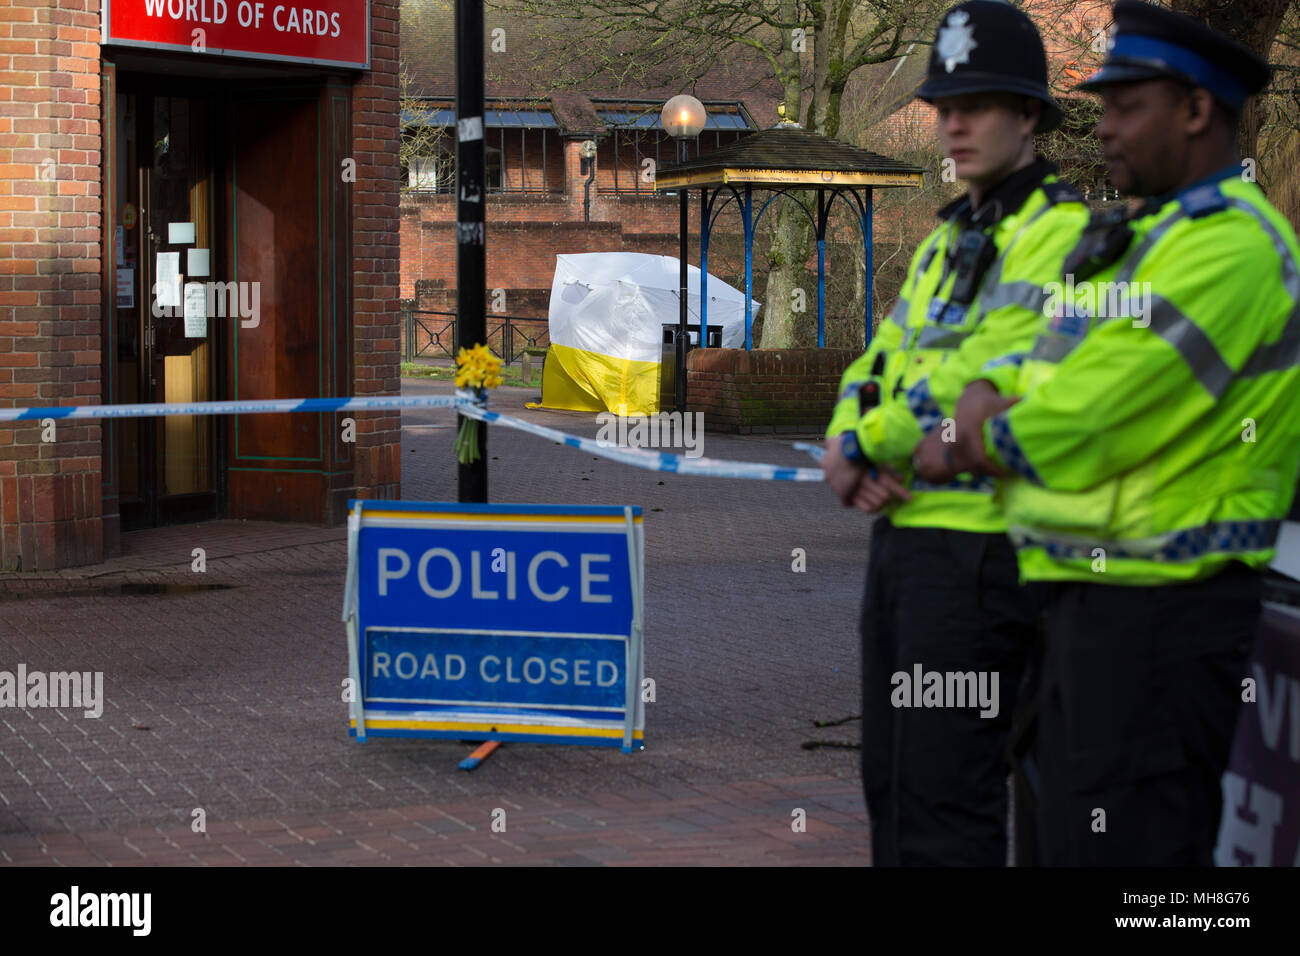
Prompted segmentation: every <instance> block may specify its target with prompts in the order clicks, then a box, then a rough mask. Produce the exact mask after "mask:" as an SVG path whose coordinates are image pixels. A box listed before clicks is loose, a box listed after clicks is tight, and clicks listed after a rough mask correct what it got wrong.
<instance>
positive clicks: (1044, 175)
mask: <svg viewBox="0 0 1300 956" xmlns="http://www.w3.org/2000/svg"><path fill="white" fill-rule="evenodd" d="M917 96H918V97H920V98H921V99H923V100H926V101H928V102H931V103H933V104H934V106H935V107H936V120H937V133H938V138H939V141H940V145H941V147H942V148H943V155H944V156H945V158H946V159H947V160H948V161H949V162H951V164H952V168H953V169H954V171H955V173H956V175H957V177H958V178H960V179H962V180H964V181H965V183H966V184H967V186H968V187H969V191H968V192H967V193H966V195H964V196H962V197H960V198H959V199H957V200H954V201H953V202H952V203H950V204H949V205H947V206H945V207H944V208H943V209H940V210H939V211H938V218H939V222H938V223H937V224H936V227H935V229H934V231H933V232H932V233H931V234H930V235H929V236H928V237H927V238H926V239H925V241H924V242H922V243H921V245H920V247H919V248H918V249H917V250H916V253H915V255H914V256H913V258H912V263H911V267H910V269H909V270H908V274H907V278H906V280H905V281H904V284H903V288H902V290H901V294H900V297H899V301H898V304H897V306H896V307H895V309H894V312H893V314H892V316H890V318H889V319H888V320H886V321H882V322H881V323H880V328H879V329H878V330H877V332H876V335H875V337H874V339H873V340H872V343H871V346H870V348H869V349H868V351H867V352H866V354H865V355H863V356H862V357H861V358H859V359H858V360H857V361H856V362H854V363H853V364H852V365H851V366H850V367H849V368H848V370H847V371H846V372H845V374H844V378H843V381H842V382H841V385H840V395H841V398H840V400H839V402H838V403H837V405H836V407H835V411H834V414H833V417H832V420H831V423H830V427H829V428H828V429H827V443H826V455H825V457H824V458H823V467H824V468H825V470H826V476H827V481H828V483H829V484H830V485H831V487H832V489H833V490H834V491H835V492H836V493H837V494H838V495H839V497H840V501H841V503H842V504H844V505H845V506H853V505H856V506H857V507H858V508H860V509H861V510H863V511H867V512H877V511H883V514H882V516H881V517H880V518H879V519H877V520H876V521H875V523H874V524H873V525H872V530H871V542H870V552H871V554H870V564H869V566H868V570H867V584H866V589H865V596H864V607H863V613H862V620H861V637H862V654H863V732H862V775H863V786H864V790H865V796H866V801H867V806H868V810H869V812H870V817H871V840H872V862H873V863H874V864H875V865H878V866H900V865H902V866H908V865H913V866H915V865H922V866H1002V865H1004V864H1005V862H1006V858H1007V828H1008V820H1007V815H1008V800H1007V777H1008V765H1007V759H1006V751H1007V745H1008V738H1009V734H1010V731H1011V725H1012V716H1013V712H1014V711H1015V708H1016V699H1017V691H1018V688H1019V685H1020V682H1021V678H1022V674H1023V672H1024V669H1025V662H1026V659H1027V656H1028V653H1029V649H1030V647H1031V646H1032V643H1033V642H1034V640H1035V635H1036V630H1035V619H1036V615H1035V608H1034V606H1033V603H1032V601H1031V599H1030V596H1029V595H1028V594H1027V593H1026V591H1025V589H1024V588H1022V587H1021V586H1020V582H1019V580H1018V576H1017V569H1016V559H1015V552H1014V550H1013V549H1012V547H1011V543H1010V541H1009V540H1008V539H1007V535H1006V522H1005V519H1004V518H1003V516H1002V512H1001V509H1000V508H999V507H998V505H997V503H996V502H995V501H994V500H993V490H994V489H993V482H992V481H990V480H988V479H972V478H970V476H957V477H955V478H953V479H952V480H946V481H944V482H943V483H938V484H936V483H927V482H923V481H916V480H913V478H912V475H911V471H912V467H911V460H912V452H913V450H914V449H915V447H916V445H917V443H918V442H920V441H921V439H922V438H923V437H924V435H925V434H926V433H927V432H932V431H941V430H944V429H945V428H946V427H947V425H946V424H945V423H948V424H950V423H951V419H950V416H951V415H952V413H953V407H954V403H955V401H956V399H957V398H958V396H959V395H960V394H961V392H962V389H963V388H964V387H965V385H966V383H967V382H969V381H970V380H971V379H972V378H974V377H975V375H976V374H977V373H981V370H982V369H983V367H984V365H985V363H986V361H988V360H989V359H991V358H995V357H1001V356H1002V355H1003V354H1005V353H1007V352H1014V351H1017V350H1020V351H1023V350H1026V349H1028V348H1029V346H1030V345H1031V344H1032V342H1033V337H1034V335H1035V333H1036V331H1037V328H1038V322H1039V319H1040V318H1041V312H1040V309H1041V301H1040V299H1041V294H1042V289H1043V286H1044V284H1045V283H1047V282H1048V281H1050V280H1051V279H1053V278H1054V277H1055V276H1057V275H1059V273H1060V270H1061V263H1062V260H1063V259H1064V257H1065V255H1066V253H1067V252H1069V250H1070V249H1071V248H1072V247H1073V246H1074V244H1075V243H1076V242H1077V240H1078V237H1079V234H1080V233H1081V232H1082V230H1083V227H1084V226H1085V225H1086V224H1087V221H1088V212H1087V207H1086V206H1085V205H1084V204H1083V202H1082V201H1081V198H1080V197H1079V194H1078V193H1077V192H1076V191H1075V190H1074V188H1073V187H1072V186H1070V185H1069V184H1067V183H1064V182H1061V181H1060V180H1058V179H1057V178H1056V175H1055V173H1056V167H1055V166H1054V165H1052V164H1051V163H1049V162H1048V161H1047V160H1045V159H1043V158H1042V157H1041V156H1038V155H1036V154H1035V152H1034V141H1033V137H1034V133H1036V132H1043V131H1046V130H1050V129H1052V128H1054V127H1055V126H1057V125H1058V124H1059V122H1060V120H1061V111H1060V109H1059V108H1058V107H1057V105H1056V103H1055V102H1054V101H1053V99H1052V97H1051V94H1050V93H1049V92H1048V88H1047V58H1046V55H1045V53H1044V50H1043V44H1042V41H1041V39H1040V38H1039V35H1038V31H1037V29H1035V27H1034V25H1033V23H1032V21H1030V19H1029V18H1028V17H1027V16H1026V15H1025V14H1024V13H1022V12H1021V11H1019V10H1017V9H1016V8H1014V7H1012V6H1010V5H1009V4H1006V3H1001V2H993V0H969V2H966V3H962V4H960V5H959V6H956V7H954V8H952V9H951V10H949V11H948V12H947V13H946V14H945V15H944V16H943V18H942V20H941V21H940V24H939V28H938V33H937V36H936V37H935V41H934V45H933V48H932V51H931V55H930V65H929V72H928V75H927V77H926V80H925V83H924V84H923V85H922V86H921V88H920V89H919V90H918V91H917ZM1011 371H1013V369H1012V367H1011V366H1009V365H1008V366H1005V367H1004V368H1002V369H1001V370H999V371H995V372H991V373H990V374H994V375H999V374H1009V373H1010V372H1011ZM1018 816H1019V814H1018ZM1018 843H1019V844H1023V841H1018Z"/></svg>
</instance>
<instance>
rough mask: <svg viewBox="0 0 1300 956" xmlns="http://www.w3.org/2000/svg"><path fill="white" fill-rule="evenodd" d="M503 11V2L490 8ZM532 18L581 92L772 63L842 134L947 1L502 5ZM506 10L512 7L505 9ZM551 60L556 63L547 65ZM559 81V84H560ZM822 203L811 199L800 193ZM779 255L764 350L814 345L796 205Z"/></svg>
mask: <svg viewBox="0 0 1300 956" xmlns="http://www.w3.org/2000/svg"><path fill="white" fill-rule="evenodd" d="M489 2H492V0H489ZM497 2H499V3H508V4H509V7H510V8H511V9H522V10H523V11H524V12H525V13H526V14H527V15H528V16H529V17H530V18H531V19H532V21H533V23H534V24H542V25H543V32H544V33H545V35H547V36H549V37H550V38H551V40H552V50H553V51H555V52H559V53H561V54H562V55H563V56H564V57H565V58H566V65H565V67H564V71H563V73H564V75H565V77H566V78H568V79H569V80H570V81H571V82H573V83H574V84H582V83H588V82H590V81H591V79H592V78H593V77H595V76H597V75H603V76H607V77H610V76H612V77H615V78H617V80H618V81H619V82H620V83H622V84H628V83H635V82H639V83H641V84H643V85H644V86H645V87H646V88H656V87H661V86H663V85H666V84H668V85H671V84H674V83H675V85H676V89H675V90H674V91H676V90H680V89H686V88H689V87H690V85H691V83H692V81H694V80H696V79H698V78H699V77H701V76H703V75H704V74H705V73H706V72H707V71H708V70H710V69H712V68H713V67H715V66H717V65H719V64H725V63H731V62H734V61H735V60H736V59H738V58H739V57H742V56H743V57H746V58H747V59H748V60H750V61H756V62H758V63H759V64H763V65H765V66H766V69H767V71H768V75H769V76H770V77H771V78H774V79H775V80H776V82H777V84H778V86H779V88H780V90H781V92H782V96H783V100H784V102H785V105H786V109H787V111H788V115H790V116H791V117H798V118H800V119H801V121H802V125H803V126H804V127H805V128H807V129H809V130H811V131H813V132H816V133H821V134H823V135H826V136H830V137H837V136H838V135H839V134H840V130H841V126H842V123H843V98H844V93H845V90H846V89H847V88H848V85H849V83H850V81H851V79H852V78H853V77H854V75H855V74H857V73H859V71H862V70H863V69H864V68H867V67H870V66H872V65H874V64H879V63H885V62H887V61H889V60H892V59H893V58H895V57H896V56H897V55H898V54H899V52H900V50H903V49H906V48H907V47H908V46H909V45H910V44H914V43H916V42H918V41H919V42H922V43H928V42H929V40H930V37H931V35H932V33H933V29H934V24H935V23H936V22H937V17H938V13H939V12H940V11H941V10H942V9H943V8H945V7H947V6H949V5H950V3H948V2H946V0H497ZM499 9H505V7H499ZM543 59H544V58H543ZM555 75H556V74H555V73H552V76H555ZM794 195H795V196H799V198H802V199H804V201H805V204H807V205H811V203H812V200H811V196H802V195H800V194H798V193H796V194H794ZM774 209H775V213H776V215H775V220H774V224H773V225H774V228H773V231H772V241H771V243H770V245H769V247H768V249H767V253H766V262H767V265H768V281H767V287H766V291H765V302H764V315H765V318H764V321H763V323H762V338H761V346H762V347H764V348H779V347H789V346H793V345H801V344H811V341H812V335H813V331H814V328H815V326H814V317H815V311H810V310H805V311H804V312H796V311H795V310H794V309H793V308H792V304H793V303H794V302H795V301H797V298H798V297H797V296H796V290H799V289H802V288H803V287H804V284H805V283H804V267H805V263H806V262H807V261H808V257H809V253H810V251H811V248H812V226H811V224H810V223H809V221H808V219H807V217H806V216H805V214H804V213H803V211H802V210H800V209H799V208H798V207H797V205H795V204H794V203H793V202H780V203H778V204H777V205H776V206H775V207H774Z"/></svg>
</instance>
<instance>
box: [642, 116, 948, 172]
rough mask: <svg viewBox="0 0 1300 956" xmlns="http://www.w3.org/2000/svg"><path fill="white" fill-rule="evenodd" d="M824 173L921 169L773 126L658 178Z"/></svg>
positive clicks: (666, 168) (671, 167)
mask: <svg viewBox="0 0 1300 956" xmlns="http://www.w3.org/2000/svg"><path fill="white" fill-rule="evenodd" d="M723 168H730V169H783V170H826V171H830V172H837V173H920V172H923V170H922V169H921V167H919V166H913V165H912V164H911V163H904V162H900V161H899V160H897V159H890V158H889V157H888V156H881V155H880V154H879V153H873V152H871V151H870V150H866V149H859V148H858V147H856V146H851V145H849V144H848V143H843V142H841V141H839V140H838V139H831V138H829V137H827V136H822V135H820V134H818V133H812V132H809V131H808V130H806V129H800V128H799V127H797V126H774V127H772V128H770V129H765V130H759V131H758V132H757V133H751V134H750V135H748V136H743V137H741V138H740V139H739V140H737V141H736V142H735V143H733V144H731V145H729V146H723V147H721V148H719V149H715V150H713V151H711V152H708V153H704V154H703V155H701V156H699V157H698V158H695V159H688V160H686V161H685V162H682V163H663V164H662V165H661V166H660V168H659V175H660V176H664V177H666V176H667V175H668V174H670V173H684V172H704V171H706V170H711V169H723Z"/></svg>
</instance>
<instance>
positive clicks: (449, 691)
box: [343, 501, 644, 751]
mask: <svg viewBox="0 0 1300 956" xmlns="http://www.w3.org/2000/svg"><path fill="white" fill-rule="evenodd" d="M350 507H351V509H352V510H351V515H350V517H349V519H348V579H347V584H346V586H345V596H344V608H343V620H344V621H345V622H346V623H347V624H348V659H349V667H350V676H351V678H352V683H353V687H354V688H355V690H356V692H355V693H354V694H353V696H352V700H351V704H352V714H351V724H352V733H353V734H354V735H355V736H356V737H357V738H358V739H361V740H364V739H365V738H366V736H367V735H368V734H369V735H375V736H417V737H444V738H454V739H457V740H532V741H544V742H548V743H583V744H596V745H604V746H621V747H622V748H623V749H624V750H625V751H630V750H632V749H633V748H639V747H641V745H642V732H643V729H644V707H643V703H642V700H641V695H640V693H639V691H640V687H641V682H642V679H643V669H644V668H643V661H642V655H643V636H642V611H641V609H642V606H643V596H644V572H643V568H644V541H643V538H642V529H641V511H640V509H639V508H632V507H612V506H577V505H460V504H443V503H428V504H426V503H417V502H374V501H371V502H365V501H354V502H352V503H351V505H350Z"/></svg>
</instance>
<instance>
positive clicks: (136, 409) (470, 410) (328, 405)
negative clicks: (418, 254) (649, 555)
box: [0, 393, 822, 481]
mask: <svg viewBox="0 0 1300 956" xmlns="http://www.w3.org/2000/svg"><path fill="white" fill-rule="evenodd" d="M400 408H456V409H457V410H458V411H459V412H460V413H461V414H462V415H465V416H466V417H468V418H476V419H478V420H480V421H485V422H489V423H490V424H494V425H505V426H506V427H507V428H514V429H517V430H518V431H523V432H528V433H529V434H532V435H537V436H538V437H541V438H549V439H550V440H551V441H555V442H559V443H560V444H562V445H567V446H569V447H570V448H580V449H582V450H583V451H588V452H591V453H592V454H593V455H599V456H601V457H603V458H608V459H610V460H611V461H617V462H621V463H623V464H625V465H631V466H633V467H634V468H646V469H649V470H650V471H666V472H671V473H672V474H677V475H706V476H709V477H712V478H757V479H761V480H767V481H821V480H822V471H821V469H820V468H782V467H778V466H777V465H767V464H758V463H754V462H748V461H720V460H717V459H712V458H687V457H685V456H684V455H671V454H668V453H667V452H659V451H650V450H648V449H642V448H625V447H620V446H614V445H608V444H605V443H603V442H599V441H596V440H595V439H593V438H580V437H578V436H577V435H570V434H568V433H566V432H562V431H559V430H557V429H554V428H546V427H545V426H543V425H534V424H533V423H532V422H526V421H524V420H523V419H520V418H512V417H511V416H509V415H502V414H500V413H499V412H490V411H488V410H487V408H485V407H484V405H483V404H481V403H479V402H478V401H476V400H475V399H474V398H472V397H469V396H467V395H465V394H464V393H457V394H456V395H454V396H453V395H419V396H397V395H394V396H377V397H371V398H272V399H261V400H257V401H233V402H174V403H165V402H163V403H154V404H138V405H66V406H52V407H46V408H0V422H15V421H17V422H32V421H36V422H39V421H42V420H43V419H46V418H51V419H54V420H56V421H67V420H69V419H87V418H89V419H103V418H152V417H154V416H158V415H262V414H271V413H277V412H278V413H284V412H289V413H293V412H315V413H319V412H325V413H330V412H369V411H382V410H385V409H400ZM795 447H796V448H802V449H803V450H806V451H809V453H810V454H812V455H813V457H815V458H819V456H818V455H817V454H816V453H817V452H819V451H821V449H819V448H816V447H815V446H811V445H804V444H803V443H799V444H797V445H796V446H795Z"/></svg>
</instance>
